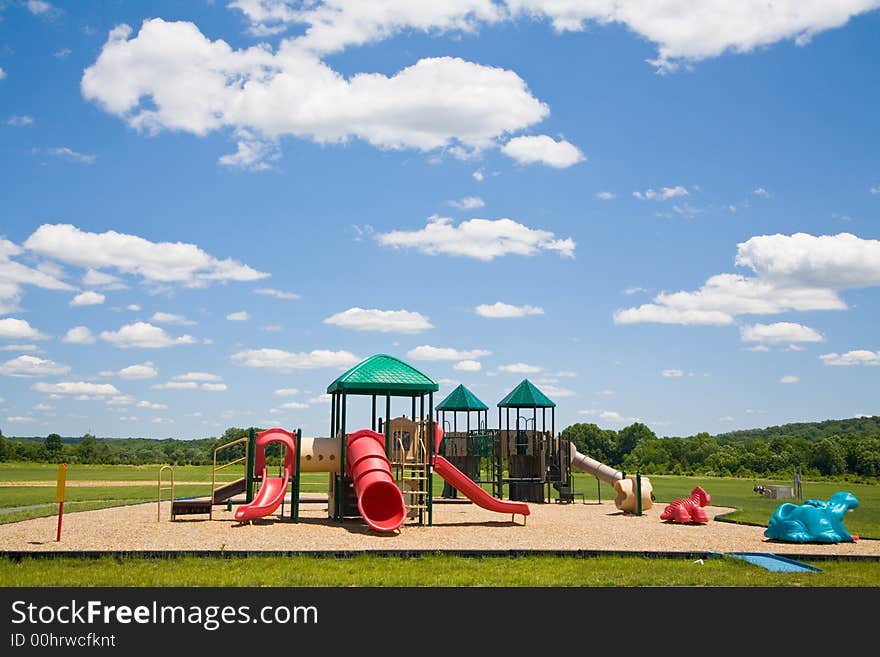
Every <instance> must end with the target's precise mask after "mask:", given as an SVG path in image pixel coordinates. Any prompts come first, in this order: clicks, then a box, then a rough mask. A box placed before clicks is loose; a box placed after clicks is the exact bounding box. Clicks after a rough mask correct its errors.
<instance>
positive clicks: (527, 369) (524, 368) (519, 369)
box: [498, 363, 544, 374]
mask: <svg viewBox="0 0 880 657" xmlns="http://www.w3.org/2000/svg"><path fill="white" fill-rule="evenodd" d="M498 369H499V370H501V371H502V372H508V373H511V374H535V373H537V372H541V371H543V370H544V368H543V367H539V366H538V365H529V364H528V363H511V364H510V365H501V366H500V367H499V368H498Z"/></svg>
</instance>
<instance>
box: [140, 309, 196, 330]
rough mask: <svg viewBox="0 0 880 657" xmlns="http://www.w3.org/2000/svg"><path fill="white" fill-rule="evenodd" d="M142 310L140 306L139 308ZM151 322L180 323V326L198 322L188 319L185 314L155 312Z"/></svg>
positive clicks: (193, 324) (192, 324)
mask: <svg viewBox="0 0 880 657" xmlns="http://www.w3.org/2000/svg"><path fill="white" fill-rule="evenodd" d="M138 310H140V308H138ZM150 321H151V322H156V323H157V324H179V325H180V326H195V324H196V322H194V321H193V320H191V319H187V318H186V317H184V316H183V315H175V314H174V313H163V312H155V313H153V316H152V317H151V318H150Z"/></svg>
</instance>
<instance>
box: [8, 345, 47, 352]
mask: <svg viewBox="0 0 880 657" xmlns="http://www.w3.org/2000/svg"><path fill="white" fill-rule="evenodd" d="M0 351H41V349H40V348H39V347H38V346H37V345H35V344H4V345H0Z"/></svg>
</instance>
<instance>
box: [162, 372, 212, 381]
mask: <svg viewBox="0 0 880 657" xmlns="http://www.w3.org/2000/svg"><path fill="white" fill-rule="evenodd" d="M171 379H172V380H173V381H213V382H216V381H222V380H223V377H222V376H219V375H217V374H211V373H210V372H187V373H186V374H178V375H177V376H173V377H171Z"/></svg>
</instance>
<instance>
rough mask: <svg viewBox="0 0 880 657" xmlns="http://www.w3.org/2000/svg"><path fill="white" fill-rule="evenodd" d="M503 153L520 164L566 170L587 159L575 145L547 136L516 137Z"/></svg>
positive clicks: (504, 147)
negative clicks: (544, 165) (540, 165)
mask: <svg viewBox="0 0 880 657" xmlns="http://www.w3.org/2000/svg"><path fill="white" fill-rule="evenodd" d="M501 152H502V153H504V154H505V155H507V156H508V157H510V158H512V159H514V160H516V161H517V162H519V163H520V164H546V165H547V166H550V167H553V168H555V169H565V168H567V167H570V166H573V165H575V164H577V163H578V162H583V161H584V160H586V159H587V158H586V157H585V156H584V154H583V153H582V152H581V151H580V150H579V149H578V147H577V146H575V145H574V144H572V143H570V142H568V141H565V140H564V139H563V140H561V141H555V140H554V139H553V138H552V137H548V136H547V135H538V136H534V137H514V138H513V139H511V140H510V141H509V142H507V143H506V144H505V145H504V146H503V147H502V148H501Z"/></svg>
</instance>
